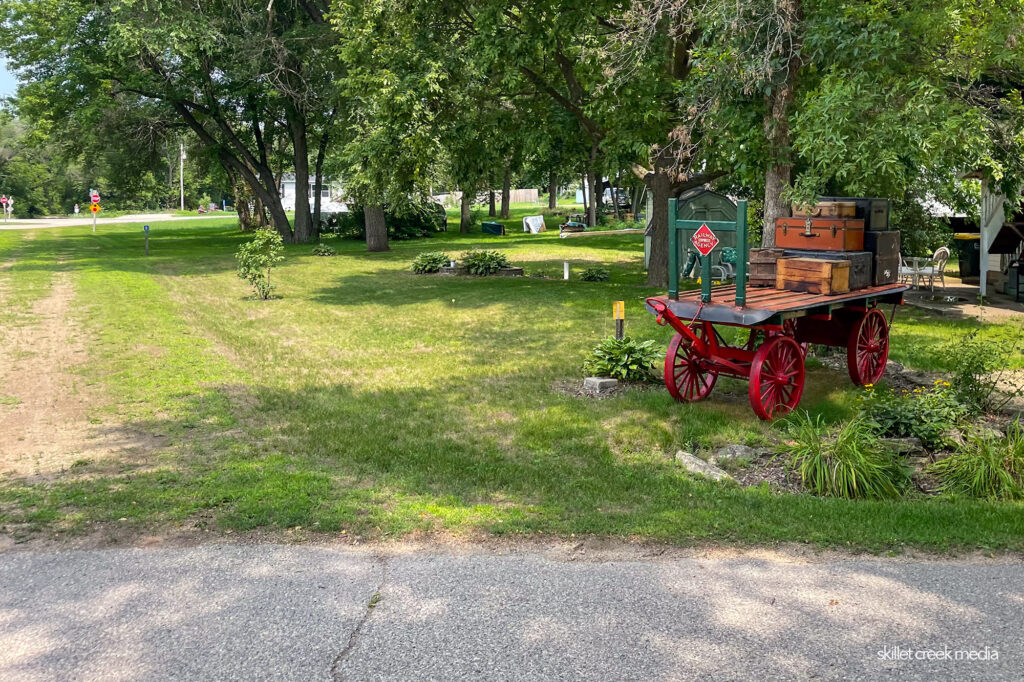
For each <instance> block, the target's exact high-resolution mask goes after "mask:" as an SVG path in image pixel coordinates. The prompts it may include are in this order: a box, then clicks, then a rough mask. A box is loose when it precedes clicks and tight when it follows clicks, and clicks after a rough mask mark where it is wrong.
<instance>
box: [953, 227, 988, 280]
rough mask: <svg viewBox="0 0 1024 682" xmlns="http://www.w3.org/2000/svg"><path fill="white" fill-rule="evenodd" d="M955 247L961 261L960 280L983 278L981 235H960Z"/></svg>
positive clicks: (956, 239) (954, 237)
mask: <svg viewBox="0 0 1024 682" xmlns="http://www.w3.org/2000/svg"><path fill="white" fill-rule="evenodd" d="M953 245H954V247H955V248H956V252H957V256H958V257H959V258H958V259H959V261H960V278H961V279H963V278H964V277H980V276H981V235H979V234H972V233H958V234H955V235H953Z"/></svg>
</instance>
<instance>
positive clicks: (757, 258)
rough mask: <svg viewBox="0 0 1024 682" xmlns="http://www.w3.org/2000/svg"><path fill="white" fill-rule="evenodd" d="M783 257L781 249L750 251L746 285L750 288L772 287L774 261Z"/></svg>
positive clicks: (773, 284) (783, 253) (773, 282)
mask: <svg viewBox="0 0 1024 682" xmlns="http://www.w3.org/2000/svg"><path fill="white" fill-rule="evenodd" d="M784 255H785V251H783V250H782V249H751V250H750V267H749V268H748V270H747V274H748V275H749V278H748V279H747V284H749V285H750V286H752V287H774V286H775V261H777V260H779V259H780V258H782V257H783V256H784Z"/></svg>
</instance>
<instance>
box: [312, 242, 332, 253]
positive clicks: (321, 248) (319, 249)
mask: <svg viewBox="0 0 1024 682" xmlns="http://www.w3.org/2000/svg"><path fill="white" fill-rule="evenodd" d="M334 254H335V251H334V247H333V246H330V245H329V244H317V245H316V246H314V247H313V255H314V256H333V255H334Z"/></svg>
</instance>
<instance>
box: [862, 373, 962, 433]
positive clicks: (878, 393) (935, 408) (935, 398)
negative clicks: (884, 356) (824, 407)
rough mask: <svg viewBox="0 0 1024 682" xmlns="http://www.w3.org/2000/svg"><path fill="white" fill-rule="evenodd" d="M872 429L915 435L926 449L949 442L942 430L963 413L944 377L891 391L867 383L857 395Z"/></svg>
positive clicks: (952, 423) (957, 419)
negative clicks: (929, 384) (928, 384)
mask: <svg viewBox="0 0 1024 682" xmlns="http://www.w3.org/2000/svg"><path fill="white" fill-rule="evenodd" d="M860 400H861V401H862V402H863V405H864V413H865V414H866V416H867V418H868V420H869V421H870V423H871V424H872V426H873V428H874V430H875V431H877V432H878V433H879V434H881V435H883V436H893V437H897V438H905V437H908V436H909V437H914V438H919V439H920V440H921V443H922V444H924V445H925V447H928V448H930V449H933V450H935V449H941V448H943V447H945V446H947V445H949V442H948V438H947V436H946V434H947V433H948V432H949V429H950V427H955V426H956V425H957V424H958V423H959V422H960V421H961V420H962V419H963V417H964V416H965V415H966V414H967V412H968V410H967V409H966V408H965V407H964V406H963V405H962V404H961V403H960V400H959V399H958V398H957V395H956V393H955V392H954V391H953V390H952V389H951V387H950V385H949V382H948V381H938V382H936V383H935V385H934V386H933V387H932V388H915V389H914V390H913V391H907V390H904V391H900V392H898V393H897V392H896V391H892V390H890V389H887V388H885V387H874V386H868V387H867V388H866V389H865V395H864V396H863V397H862V398H861V399H860Z"/></svg>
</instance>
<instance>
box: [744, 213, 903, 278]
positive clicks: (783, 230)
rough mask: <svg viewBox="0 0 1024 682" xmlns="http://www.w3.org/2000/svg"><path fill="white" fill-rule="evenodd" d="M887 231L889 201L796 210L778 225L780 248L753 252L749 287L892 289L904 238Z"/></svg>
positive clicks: (777, 236)
mask: <svg viewBox="0 0 1024 682" xmlns="http://www.w3.org/2000/svg"><path fill="white" fill-rule="evenodd" d="M888 227H889V201H888V199H846V198H842V197H825V198H824V199H823V200H822V201H819V202H818V204H817V205H815V206H813V207H804V206H794V207H793V217H792V218H779V219H778V220H777V221H776V222H775V246H776V247H777V248H775V249H752V250H751V252H750V273H751V274H750V284H751V286H774V287H775V288H777V289H784V290H787V291H805V292H808V293H815V294H842V293H846V292H849V291H852V290H856V289H864V288H867V287H870V286H876V285H879V284H891V283H892V282H895V281H896V279H897V277H898V275H899V253H900V233H899V232H897V231H890V230H889V229H888ZM771 275H774V281H772V279H771Z"/></svg>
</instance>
